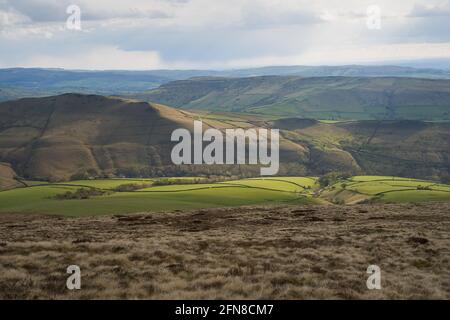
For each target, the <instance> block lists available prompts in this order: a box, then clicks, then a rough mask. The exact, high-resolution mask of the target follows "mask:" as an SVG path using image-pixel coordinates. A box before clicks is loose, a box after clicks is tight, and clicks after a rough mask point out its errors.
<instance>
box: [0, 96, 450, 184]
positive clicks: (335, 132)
mask: <svg viewBox="0 0 450 320" xmlns="http://www.w3.org/2000/svg"><path fill="white" fill-rule="evenodd" d="M194 120H202V121H203V124H204V125H203V129H204V130H206V129H208V128H217V129H219V130H222V131H223V130H224V129H226V128H237V127H239V128H252V127H253V128H273V129H280V130H281V131H280V133H281V140H280V162H281V165H280V171H279V175H293V176H295V175H297V176H315V175H320V174H323V173H326V172H330V171H343V172H348V173H351V174H359V173H364V174H372V175H396V176H408V177H417V178H428V179H438V178H445V177H447V176H448V175H449V172H450V123H425V122H421V121H350V122H340V123H322V122H319V121H316V120H308V119H299V118H286V119H279V120H270V121H269V120H267V119H265V118H264V117H257V116H251V117H249V116H248V115H236V114H202V113H192V112H187V111H182V110H176V109H172V108H169V107H166V106H163V105H158V104H149V103H146V102H137V101H131V100H124V99H118V98H106V97H102V96H95V95H79V94H65V95H61V96H54V97H48V98H34V99H22V100H17V101H11V102H4V103H0V162H4V163H8V164H10V165H11V166H12V168H13V169H14V170H15V172H16V173H17V174H18V175H19V176H22V177H25V178H30V179H43V180H69V179H82V178H88V177H104V176H106V177H109V176H127V177H139V176H179V175H198V174H218V175H239V176H256V175H259V172H260V171H259V166H249V165H228V166H221V165H213V166H209V165H196V166H189V165H184V166H175V165H173V164H172V161H171V157H170V153H171V150H172V147H173V146H174V143H173V142H171V141H170V135H171V133H172V132H173V130H175V129H178V128H186V129H188V130H190V131H192V130H193V122H194ZM430 141H433V143H430Z"/></svg>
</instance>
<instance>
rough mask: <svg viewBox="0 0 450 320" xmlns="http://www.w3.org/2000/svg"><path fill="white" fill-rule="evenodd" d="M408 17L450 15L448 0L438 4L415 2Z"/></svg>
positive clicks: (449, 2)
mask: <svg viewBox="0 0 450 320" xmlns="http://www.w3.org/2000/svg"><path fill="white" fill-rule="evenodd" d="M409 16H410V17H415V18H428V17H450V1H446V2H443V3H439V4H435V5H433V4H431V5H430V4H426V5H425V4H416V5H415V6H414V8H413V10H412V11H411V13H410V14H409Z"/></svg>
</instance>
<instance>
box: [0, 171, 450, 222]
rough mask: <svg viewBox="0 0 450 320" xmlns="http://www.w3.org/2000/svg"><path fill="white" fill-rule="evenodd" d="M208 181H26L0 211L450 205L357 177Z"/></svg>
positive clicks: (417, 189) (411, 182) (1, 202)
mask: <svg viewBox="0 0 450 320" xmlns="http://www.w3.org/2000/svg"><path fill="white" fill-rule="evenodd" d="M163 182H165V183H163ZM206 182H207V181H202V179H201V178H195V177H191V178H169V179H103V180H77V181H71V182H64V183H42V182H26V183H27V184H28V185H29V186H28V187H23V188H16V189H13V190H7V191H3V192H0V212H3V213H44V214H60V215H67V216H93V215H103V214H125V213H136V212H156V211H168V210H191V209H201V208H217V207H236V206H243V205H261V204H273V205H275V204H293V205H295V204H319V203H322V204H324V203H335V204H355V203H361V202H371V203H376V202H379V203H398V202H427V201H448V200H450V186H449V185H445V184H439V183H435V182H432V181H426V180H417V179H406V178H398V177H381V176H379V177H377V176H356V177H351V178H347V179H339V180H337V181H333V183H331V184H330V185H328V186H321V185H320V182H319V180H318V179H317V178H313V177H273V178H252V179H242V180H233V181H220V182H210V183H206ZM80 190H81V192H80Z"/></svg>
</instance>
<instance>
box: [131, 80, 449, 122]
mask: <svg viewBox="0 0 450 320" xmlns="http://www.w3.org/2000/svg"><path fill="white" fill-rule="evenodd" d="M134 97H136V98H138V99H142V100H146V101H153V102H158V103H163V104H168V105H171V106H174V107H179V108H184V109H204V110H214V111H218V110H220V111H234V112H242V111H244V112H251V113H259V114H266V115H277V116H295V117H298V116H299V117H305V118H314V119H330V120H370V119H379V120H382V119H383V120H393V119H409V120H450V80H429V79H412V78H358V77H325V78H321V77H316V78H302V77H297V76H284V77H279V76H265V77H252V78H238V79H231V78H195V79H190V80H183V81H174V82H170V83H167V84H164V85H162V86H161V87H159V88H158V89H153V90H151V91H149V92H147V93H143V94H135V95H134Z"/></svg>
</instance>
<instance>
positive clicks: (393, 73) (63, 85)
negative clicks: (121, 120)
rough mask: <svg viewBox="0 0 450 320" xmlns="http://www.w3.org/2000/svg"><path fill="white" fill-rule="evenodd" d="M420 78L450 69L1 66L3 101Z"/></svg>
mask: <svg viewBox="0 0 450 320" xmlns="http://www.w3.org/2000/svg"><path fill="white" fill-rule="evenodd" d="M267 75H279V76H282V75H284V76H286V75H295V76H302V77H328V76H348V77H417V78H427V79H450V71H449V70H440V69H430V68H411V67H402V66H362V65H349V66H281V67H263V68H250V69H236V70H222V71H218V70H150V71H111V70H110V71H108V70H106V71H88V70H65V69H41V68H10V69H0V101H7V100H15V99H20V98H27V97H43V96H50V95H56V94H62V93H67V92H77V93H83V94H102V95H125V94H134V93H139V92H142V91H146V90H150V89H152V88H156V87H158V86H159V85H161V84H164V83H168V82H170V81H174V80H185V79H189V78H192V77H202V76H203V77H205V76H208V77H211V76H214V77H238V78H239V77H254V76H267Z"/></svg>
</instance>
